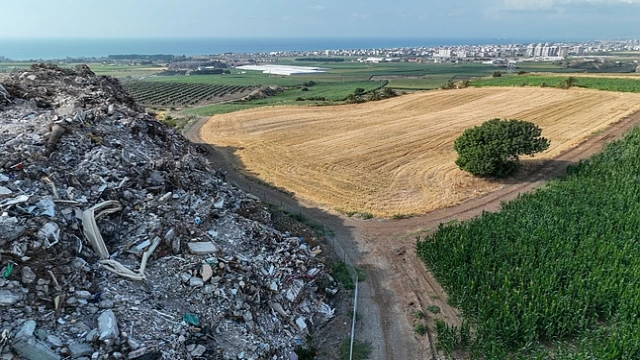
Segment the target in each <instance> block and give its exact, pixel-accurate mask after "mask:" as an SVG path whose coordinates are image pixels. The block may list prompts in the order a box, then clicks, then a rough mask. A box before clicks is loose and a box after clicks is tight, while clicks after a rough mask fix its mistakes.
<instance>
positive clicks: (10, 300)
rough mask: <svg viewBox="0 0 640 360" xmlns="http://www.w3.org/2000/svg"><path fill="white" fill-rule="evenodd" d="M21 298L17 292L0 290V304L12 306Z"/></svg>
mask: <svg viewBox="0 0 640 360" xmlns="http://www.w3.org/2000/svg"><path fill="white" fill-rule="evenodd" d="M21 299H22V295H21V294H20V293H18V292H13V291H10V290H6V289H2V290H0V306H12V305H15V303H17V302H18V301H20V300H21Z"/></svg>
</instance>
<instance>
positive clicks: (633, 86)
mask: <svg viewBox="0 0 640 360" xmlns="http://www.w3.org/2000/svg"><path fill="white" fill-rule="evenodd" d="M567 78H568V77H566V76H537V75H519V76H516V75H514V76H502V77H497V78H483V79H478V80H473V81H471V86H476V87H483V86H541V87H559V86H560V85H561V84H562V83H563V82H564V81H566V79H567ZM573 79H575V81H576V85H575V86H576V87H581V88H587V89H597V90H606V91H620V92H640V78H639V79H620V78H605V77H574V78H573Z"/></svg>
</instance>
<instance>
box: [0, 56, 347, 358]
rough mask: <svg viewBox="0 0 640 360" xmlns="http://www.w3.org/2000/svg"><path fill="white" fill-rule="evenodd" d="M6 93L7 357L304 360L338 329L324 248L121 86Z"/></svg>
mask: <svg viewBox="0 0 640 360" xmlns="http://www.w3.org/2000/svg"><path fill="white" fill-rule="evenodd" d="M0 84H2V85H3V88H4V89H6V93H7V94H6V95H7V96H6V97H5V96H2V97H0V154H2V155H1V156H0V215H1V216H0V318H1V319H2V324H1V327H0V359H19V358H24V359H52V360H54V359H62V358H78V359H119V358H123V359H124V358H127V359H289V358H290V357H291V356H292V352H293V349H294V347H295V346H296V345H298V344H300V343H304V339H305V337H306V335H307V334H308V333H309V332H313V331H314V330H316V329H319V328H322V326H323V325H324V324H326V323H327V322H329V321H330V320H331V319H332V318H333V317H334V312H335V305H334V303H335V297H334V295H333V293H335V292H336V290H338V289H339V285H338V284H337V283H336V282H335V281H334V280H333V278H332V277H331V276H330V275H329V273H328V271H327V269H326V268H325V266H324V265H323V263H322V262H321V261H320V260H319V255H320V254H321V253H322V250H321V249H320V248H319V247H318V246H316V245H313V244H312V241H310V240H311V239H308V238H305V237H300V236H293V234H287V233H282V232H280V231H278V230H276V229H275V228H274V223H273V220H272V216H271V213H270V212H269V211H267V209H266V208H265V207H264V206H263V204H262V203H261V202H259V199H257V198H255V197H253V196H251V195H247V194H245V193H244V192H242V191H241V190H238V189H236V188H234V187H232V186H231V185H229V184H228V183H227V182H226V181H225V178H224V174H222V173H221V172H219V171H216V170H213V169H211V167H210V166H209V164H208V162H207V160H206V159H205V157H203V155H202V154H201V152H202V151H203V150H202V149H201V148H199V147H198V146H195V145H192V144H191V143H189V142H188V141H186V140H185V139H184V138H183V137H182V136H181V135H179V134H176V133H174V132H173V131H172V130H170V129H168V128H167V127H165V126H164V125H162V124H161V123H159V122H158V121H157V120H155V119H154V118H153V117H152V116H151V115H149V114H146V113H145V112H144V110H143V109H142V108H140V107H139V106H138V105H136V104H135V102H134V101H133V99H132V98H131V97H129V96H128V95H127V93H126V92H125V91H123V89H122V87H121V86H120V84H119V83H118V82H117V81H116V80H113V79H111V78H107V77H102V76H96V75H95V74H93V73H92V72H91V71H90V70H89V68H87V67H86V66H80V67H78V68H77V69H76V70H70V69H61V68H58V67H55V66H51V65H36V66H34V67H33V68H32V69H31V70H30V71H27V72H17V73H12V74H4V75H1V76H0ZM101 204H103V205H104V206H105V209H107V210H108V211H106V212H105V213H101V211H102V210H104V209H96V211H95V212H91V211H88V210H90V209H91V208H92V207H94V206H96V205H101ZM101 255H102V256H101ZM132 279H138V280H132ZM338 294H340V291H339V292H338ZM18 356H20V357H18Z"/></svg>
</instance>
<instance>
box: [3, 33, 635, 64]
mask: <svg viewBox="0 0 640 360" xmlns="http://www.w3.org/2000/svg"><path fill="white" fill-rule="evenodd" d="M636 54H637V55H638V56H640V39H636V40H599V41H586V42H539V43H522V44H519V43H514V44H487V45H452V46H417V47H392V48H378V49H375V48H372V49H349V50H331V49H325V50H314V51H272V52H244V53H231V52H227V53H222V54H211V55H191V56H185V55H144V54H128V55H127V54H117V55H116V54H114V55H110V56H106V57H98V58H96V57H90V58H89V57H75V58H72V57H67V58H64V59H57V60H49V61H53V62H57V63H61V62H62V63H78V62H94V63H95V62H102V63H105V64H107V63H109V64H129V65H150V64H160V65H162V64H164V65H168V67H169V68H170V69H180V68H197V67H200V66H201V65H202V63H206V62H212V61H213V62H217V63H218V64H225V67H226V65H228V66H242V65H252V64H256V63H277V62H279V61H281V60H282V59H283V58H286V59H291V58H295V59H296V60H303V61H304V60H305V59H307V60H309V61H321V62H322V61H326V62H331V61H351V62H363V63H384V62H419V63H420V62H432V63H460V62H482V63H486V64H494V65H502V66H505V65H508V64H512V63H516V62H523V61H562V60H565V59H567V58H568V57H602V58H606V57H608V56H609V57H613V56H616V57H620V56H626V57H633V56H635V55H636ZM630 60H633V58H630ZM10 61H12V59H9V58H7V57H4V56H0V62H10ZM33 61H35V60H29V61H23V62H33Z"/></svg>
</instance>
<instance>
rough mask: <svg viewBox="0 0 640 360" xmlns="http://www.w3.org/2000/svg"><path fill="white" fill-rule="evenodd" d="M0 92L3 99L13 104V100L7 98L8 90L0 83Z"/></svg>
mask: <svg viewBox="0 0 640 360" xmlns="http://www.w3.org/2000/svg"><path fill="white" fill-rule="evenodd" d="M0 94H2V96H3V97H4V99H5V100H7V101H8V102H9V103H11V104H13V102H12V101H11V100H9V92H8V91H7V89H5V88H4V86H2V84H0Z"/></svg>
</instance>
